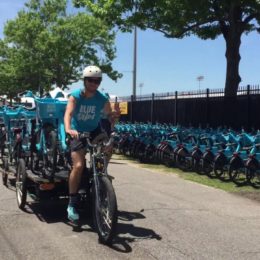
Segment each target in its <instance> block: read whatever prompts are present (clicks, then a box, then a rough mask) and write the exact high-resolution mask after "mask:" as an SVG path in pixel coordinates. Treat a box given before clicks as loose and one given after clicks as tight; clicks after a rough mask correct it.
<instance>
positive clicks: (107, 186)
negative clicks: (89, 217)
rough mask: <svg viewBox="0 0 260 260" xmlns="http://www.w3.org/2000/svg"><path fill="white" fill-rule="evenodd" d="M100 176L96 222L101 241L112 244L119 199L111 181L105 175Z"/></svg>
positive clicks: (95, 205)
mask: <svg viewBox="0 0 260 260" xmlns="http://www.w3.org/2000/svg"><path fill="white" fill-rule="evenodd" d="M98 178H99V190H98V191H97V192H95V196H94V203H93V213H94V214H93V218H94V224H95V227H96V229H97V232H98V236H99V241H100V242H101V243H104V244H110V243H111V242H112V239H113V238H114V235H115V232H116V225H117V201H116V194H115V191H114V188H113V186H112V183H111V181H110V180H109V179H108V178H107V177H105V176H102V177H98Z"/></svg>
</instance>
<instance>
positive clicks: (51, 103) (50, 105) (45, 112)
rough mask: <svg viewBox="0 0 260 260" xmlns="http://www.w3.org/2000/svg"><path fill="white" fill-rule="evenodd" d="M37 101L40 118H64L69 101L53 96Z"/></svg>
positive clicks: (37, 111)
mask: <svg viewBox="0 0 260 260" xmlns="http://www.w3.org/2000/svg"><path fill="white" fill-rule="evenodd" d="M35 101H36V113H37V117H38V118H39V119H51V118H56V119H60V118H63V116H64V113H65V109H66V105H67V102H66V101H64V102H63V101H59V100H56V99H53V98H44V99H38V100H35Z"/></svg>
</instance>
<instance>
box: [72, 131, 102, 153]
mask: <svg viewBox="0 0 260 260" xmlns="http://www.w3.org/2000/svg"><path fill="white" fill-rule="evenodd" d="M103 132H104V131H103V130H102V128H101V127H100V126H98V127H97V128H96V129H95V130H93V131H92V132H90V141H92V140H93V139H94V138H95V137H96V136H98V135H99V134H101V133H103ZM86 145H87V140H86V139H85V138H81V139H76V138H73V139H71V140H70V143H69V147H70V151H71V152H76V151H79V150H81V149H84V148H86Z"/></svg>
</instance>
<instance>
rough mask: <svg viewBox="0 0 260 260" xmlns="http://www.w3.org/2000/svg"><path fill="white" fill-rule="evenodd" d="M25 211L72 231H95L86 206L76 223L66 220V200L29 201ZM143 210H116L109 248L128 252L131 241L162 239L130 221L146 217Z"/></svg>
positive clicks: (150, 230) (89, 211)
mask: <svg viewBox="0 0 260 260" xmlns="http://www.w3.org/2000/svg"><path fill="white" fill-rule="evenodd" d="M25 211H26V212H27V213H29V214H35V215H36V216H37V218H38V219H39V220H40V221H42V222H45V223H48V224H53V223H58V222H63V223H64V224H66V225H68V226H70V227H71V228H72V231H74V232H83V231H87V232H95V229H94V224H93V221H92V214H91V210H90V209H88V208H87V209H85V210H79V213H80V219H81V220H80V223H79V224H78V225H75V224H73V223H71V222H70V221H68V219H67V200H60V201H43V202H41V203H37V202H30V203H28V204H27V206H26V208H25ZM143 211H144V210H141V211H140V212H127V211H118V225H117V236H116V237H115V238H114V240H113V243H112V244H111V245H110V246H109V247H110V248H111V249H113V250H116V251H118V252H122V253H130V252H131V251H132V247H131V246H130V244H131V243H133V242H136V241H140V240H145V239H156V240H161V239H162V237H161V236H160V235H158V234H157V233H156V232H155V231H154V230H152V229H148V228H144V227H138V226H135V225H134V224H132V223H131V222H132V221H133V220H135V219H145V218H146V217H145V216H144V215H143V214H142V212H143Z"/></svg>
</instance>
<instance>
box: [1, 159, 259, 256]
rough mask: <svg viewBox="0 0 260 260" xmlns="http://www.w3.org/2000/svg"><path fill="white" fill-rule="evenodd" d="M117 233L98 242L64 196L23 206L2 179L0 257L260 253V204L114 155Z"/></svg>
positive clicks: (112, 170)
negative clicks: (72, 219) (74, 218)
mask: <svg viewBox="0 0 260 260" xmlns="http://www.w3.org/2000/svg"><path fill="white" fill-rule="evenodd" d="M109 168H110V174H111V175H112V176H114V177H115V179H114V181H113V184H114V188H115V190H116V194H117V200H118V209H119V223H118V235H117V238H116V239H115V242H114V244H113V246H112V247H107V246H104V245H101V244H99V243H98V239H97V234H96V233H95V232H94V231H93V229H92V221H91V218H90V216H89V215H86V216H85V217H84V218H83V224H84V225H83V226H82V229H80V230H76V231H75V230H73V228H72V227H71V226H70V225H69V223H68V222H67V220H66V205H65V204H64V203H58V204H57V203H45V204H42V205H39V204H35V203H28V205H27V206H26V212H23V211H21V210H19V209H18V208H17V204H16V199H15V192H14V190H13V188H12V187H9V189H7V188H6V187H4V186H3V185H2V184H1V185H0V259H1V260H12V259H15V260H16V259H17V260H23V259H33V260H38V259H39V260H40V259H44V260H46V259H50V260H52V259H63V260H65V259H72V260H73V259H76V260H80V259H167V260H168V259H200V260H201V259H236V260H238V259H260V232H259V230H260V204H259V203H257V202H255V201H251V200H249V199H246V198H242V197H237V196H235V195H232V194H228V193H226V192H224V191H221V190H217V189H214V188H210V187H206V186H203V185H200V184H196V183H192V182H189V181H184V180H182V179H180V178H179V177H177V176H175V175H173V174H167V173H158V172H153V171H150V170H145V169H140V168H138V167H136V166H134V165H129V164H128V163H127V162H124V161H121V160H120V161H119V160H118V161H115V160H114V161H112V163H111V164H110V166H109Z"/></svg>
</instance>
